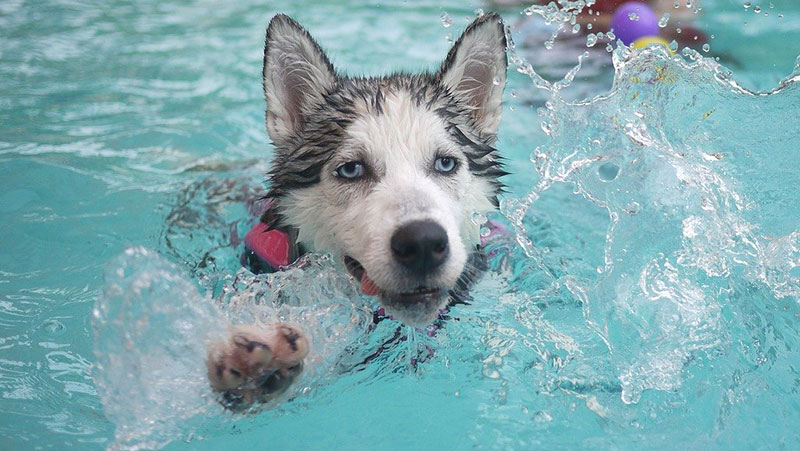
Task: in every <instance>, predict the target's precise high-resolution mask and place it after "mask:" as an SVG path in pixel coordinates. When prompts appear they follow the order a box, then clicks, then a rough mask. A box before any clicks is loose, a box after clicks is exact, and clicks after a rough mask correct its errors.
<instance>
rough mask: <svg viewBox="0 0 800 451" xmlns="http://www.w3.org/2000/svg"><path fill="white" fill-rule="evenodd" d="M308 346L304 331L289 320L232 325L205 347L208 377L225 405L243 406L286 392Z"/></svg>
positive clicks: (238, 408)
mask: <svg viewBox="0 0 800 451" xmlns="http://www.w3.org/2000/svg"><path fill="white" fill-rule="evenodd" d="M308 349H309V342H308V339H307V338H306V337H305V335H303V333H302V332H300V331H299V330H298V329H297V328H296V327H294V326H290V325H288V324H283V323H278V324H269V325H239V326H234V327H232V328H231V329H230V333H229V336H228V338H227V340H225V341H224V342H221V343H214V344H212V345H211V346H209V348H208V360H207V365H208V380H209V382H210V383H211V387H212V389H213V390H214V391H215V392H218V393H220V395H221V398H220V402H221V403H222V404H223V405H224V406H225V408H227V409H230V410H236V411H239V410H244V409H247V408H248V407H250V406H251V405H253V404H254V403H257V402H259V403H265V402H269V401H271V400H273V399H275V398H276V397H277V396H279V395H280V394H281V393H283V392H285V391H286V389H287V388H289V386H290V385H291V384H292V382H294V380H295V379H296V378H297V377H298V376H299V375H300V373H301V372H302V371H303V359H304V358H305V357H306V355H307V354H308Z"/></svg>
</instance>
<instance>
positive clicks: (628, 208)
mask: <svg viewBox="0 0 800 451" xmlns="http://www.w3.org/2000/svg"><path fill="white" fill-rule="evenodd" d="M641 209H642V207H641V205H639V202H636V201H634V202H631V203H629V204H628V205H625V213H628V214H629V215H635V214H637V213H639V211H641Z"/></svg>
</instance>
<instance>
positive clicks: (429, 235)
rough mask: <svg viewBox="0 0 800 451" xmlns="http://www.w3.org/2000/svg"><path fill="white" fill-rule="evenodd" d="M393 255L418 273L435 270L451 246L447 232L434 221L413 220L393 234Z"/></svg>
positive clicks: (422, 273)
mask: <svg viewBox="0 0 800 451" xmlns="http://www.w3.org/2000/svg"><path fill="white" fill-rule="evenodd" d="M391 246H392V255H393V256H394V259H395V260H396V261H397V262H398V263H400V264H401V265H403V266H405V267H406V268H408V269H409V270H410V271H411V272H413V273H414V274H417V275H425V274H428V273H430V272H431V271H433V270H435V269H436V268H438V267H439V266H441V264H442V263H444V261H445V260H446V259H447V256H448V254H449V253H450V247H449V246H448V243H447V232H446V231H445V230H444V229H443V228H442V226H440V225H439V224H437V223H435V222H433V221H413V222H409V223H408V224H405V225H403V226H401V227H400V228H398V229H397V230H396V231H395V232H394V235H392V241H391Z"/></svg>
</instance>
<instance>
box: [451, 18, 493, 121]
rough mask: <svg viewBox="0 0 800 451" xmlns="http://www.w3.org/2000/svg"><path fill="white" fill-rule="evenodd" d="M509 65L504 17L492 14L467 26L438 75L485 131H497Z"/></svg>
mask: <svg viewBox="0 0 800 451" xmlns="http://www.w3.org/2000/svg"><path fill="white" fill-rule="evenodd" d="M507 66H508V62H507V61H506V35H505V30H504V27H503V20H502V19H501V18H500V16H499V15H498V14H497V13H489V14H484V15H483V16H481V17H479V18H477V19H475V20H474V21H473V22H472V23H471V24H470V25H469V26H468V27H467V29H466V30H465V31H464V33H463V34H462V35H461V37H460V38H458V41H456V43H455V45H454V46H453V48H452V49H450V53H448V54H447V58H446V59H445V60H444V63H443V64H442V68H441V69H440V70H439V73H438V74H437V77H438V79H439V82H440V83H441V84H442V85H443V86H445V87H446V88H448V89H449V90H450V92H452V93H454V94H456V95H457V96H460V97H461V98H462V99H464V100H465V101H466V103H467V105H469V106H470V107H471V108H472V109H473V115H474V116H473V117H474V119H475V123H476V124H477V125H478V128H479V130H480V131H481V132H482V133H488V134H495V133H496V132H497V127H498V126H499V125H500V116H501V113H502V106H501V101H502V97H503V87H504V86H505V83H506V67H507Z"/></svg>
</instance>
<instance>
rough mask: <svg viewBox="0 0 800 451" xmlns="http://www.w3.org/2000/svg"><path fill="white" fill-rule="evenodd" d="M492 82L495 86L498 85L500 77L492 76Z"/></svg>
mask: <svg viewBox="0 0 800 451" xmlns="http://www.w3.org/2000/svg"><path fill="white" fill-rule="evenodd" d="M492 84H493V85H495V86H500V78H499V77H494V78H493V79H492Z"/></svg>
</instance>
